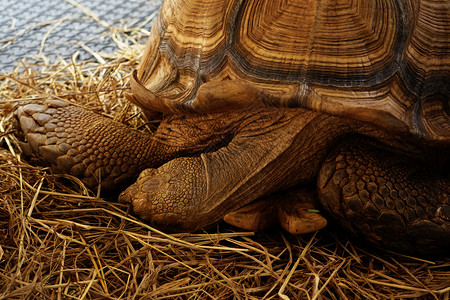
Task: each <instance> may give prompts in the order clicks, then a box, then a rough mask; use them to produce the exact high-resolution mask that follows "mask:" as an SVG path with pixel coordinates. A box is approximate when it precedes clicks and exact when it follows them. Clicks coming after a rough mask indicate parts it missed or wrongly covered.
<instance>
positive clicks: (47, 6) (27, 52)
mask: <svg viewBox="0 0 450 300" xmlns="http://www.w3.org/2000/svg"><path fill="white" fill-rule="evenodd" d="M160 2H161V0H127V1H123V0H108V1H104V0H76V1H74V0H46V1H41V0H19V1H17V0H1V1H0V73H9V72H11V71H12V70H13V69H14V67H15V66H17V65H18V64H19V63H20V61H21V60H22V59H27V60H28V61H31V62H40V61H43V60H44V59H45V60H48V61H49V62H50V63H51V62H52V61H55V60H56V59H61V58H62V59H70V57H72V56H73V55H75V54H77V59H78V60H87V59H91V58H93V55H92V54H91V52H90V51H89V50H86V49H90V50H92V51H93V52H100V53H106V54H111V53H114V52H115V51H117V50H118V48H117V45H116V43H114V41H113V39H112V37H111V34H108V33H109V32H110V30H111V28H119V29H121V30H125V31H126V30H127V29H129V28H132V27H134V26H136V24H140V23H142V22H146V21H148V20H149V17H151V16H154V15H155V14H156V12H157V10H158V8H159V6H160ZM95 17H98V19H96V18H95ZM150 27H151V22H149V23H148V24H147V25H145V28H146V29H147V30H150ZM48 61H47V62H48Z"/></svg>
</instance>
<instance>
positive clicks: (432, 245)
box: [318, 139, 450, 254]
mask: <svg viewBox="0 0 450 300" xmlns="http://www.w3.org/2000/svg"><path fill="white" fill-rule="evenodd" d="M318 191H319V199H320V202H321V204H322V205H323V206H324V207H325V208H326V210H328V211H329V212H330V214H331V215H334V216H336V217H337V219H338V221H339V222H340V223H341V225H343V226H344V227H346V228H347V229H349V230H350V231H351V232H353V233H354V234H356V235H361V236H364V237H365V238H366V239H368V240H369V241H371V242H372V243H374V244H375V245H378V246H381V247H383V248H390V249H394V250H398V251H402V252H409V253H419V254H430V253H437V252H442V251H448V250H450V206H449V203H448V194H449V193H450V181H449V179H448V178H445V177H442V176H439V175H436V174H429V172H427V171H426V170H424V169H422V168H421V167H420V166H419V164H417V163H415V162H413V161H412V160H411V161H410V160H409V159H407V158H405V157H400V156H398V155H396V154H393V153H390V152H387V151H385V150H382V149H379V148H377V147H375V146H373V145H372V144H371V143H370V142H368V141H367V140H366V139H355V140H347V141H345V142H344V143H342V144H341V145H339V146H337V147H336V149H335V151H334V152H333V153H332V154H330V155H329V156H328V158H327V159H326V160H325V162H324V164H323V166H322V168H321V171H320V173H319V178H318ZM447 253H448V252H447Z"/></svg>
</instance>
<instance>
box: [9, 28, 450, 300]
mask: <svg viewBox="0 0 450 300" xmlns="http://www.w3.org/2000/svg"><path fill="white" fill-rule="evenodd" d="M138 32H139V31H135V32H134V33H136V35H133V34H131V33H130V32H128V33H127V35H126V36H127V37H128V39H122V38H123V37H124V36H125V35H121V34H118V33H117V32H115V33H113V34H118V35H117V36H116V41H117V43H119V44H121V46H122V48H124V49H125V48H126V49H127V51H125V52H121V53H117V54H116V55H114V56H112V57H105V56H104V55H102V54H101V53H94V54H95V55H94V56H95V57H96V59H95V60H93V61H84V62H78V61H77V60H76V55H75V56H74V57H72V58H70V59H69V60H67V61H65V60H60V61H58V62H56V63H55V64H51V65H47V64H43V65H37V64H27V63H22V64H21V65H20V67H18V69H17V70H16V71H14V72H13V73H12V74H6V75H0V76H1V77H0V85H1V94H0V99H1V100H0V101H1V102H0V105H1V106H0V109H1V116H0V138H1V141H0V147H1V148H0V299H99V298H100V299H273V298H275V299H279V298H281V299H407V298H421V299H449V295H450V287H449V286H450V260H449V259H436V260H424V259H420V258H414V257H407V256H403V255H399V254H396V253H388V252H382V251H377V250H375V249H371V248H370V247H368V246H360V244H357V243H356V242H355V243H353V242H351V241H349V239H348V238H347V237H346V236H345V235H344V234H343V233H341V232H340V231H339V230H338V229H335V230H333V229H326V230H323V231H321V232H319V233H317V234H315V235H307V236H290V235H287V234H286V233H284V232H283V231H281V230H280V231H278V230H274V231H271V232H261V233H253V232H243V231H239V230H237V229H235V228H231V227H229V226H227V225H224V224H220V225H219V226H218V227H217V229H216V230H212V231H209V232H201V233H196V234H170V235H169V234H165V233H163V232H160V231H158V230H156V229H154V228H151V227H150V226H148V225H146V224H144V223H142V222H141V221H140V220H138V219H136V218H135V217H134V216H133V215H131V214H129V212H128V210H129V208H128V207H127V206H125V205H123V204H119V203H117V202H115V201H114V200H116V198H115V197H114V196H111V197H110V198H111V199H103V198H100V197H99V191H97V190H95V191H89V190H87V189H86V188H85V187H83V185H82V184H81V182H79V181H78V180H77V179H76V178H72V177H70V176H68V175H64V174H54V173H52V172H51V170H49V169H48V168H45V167H42V166H38V164H36V163H35V162H33V160H32V158H24V157H23V155H21V152H20V150H19V147H18V137H19V133H18V132H17V131H16V130H15V127H14V117H13V110H14V107H15V106H16V105H17V104H19V103H21V104H23V103H26V102H41V101H43V100H44V99H46V98H49V97H51V98H56V99H63V100H67V101H70V102H72V103H74V104H76V105H81V106H84V107H87V108H88V109H91V110H94V111H96V112H97V113H100V114H103V115H106V116H110V117H111V118H113V119H116V120H118V121H120V122H123V123H126V124H128V125H129V126H131V127H134V128H138V129H140V130H145V131H149V132H151V131H152V124H151V123H148V122H146V121H145V120H144V119H143V118H142V117H141V115H140V114H139V111H138V110H137V109H136V108H135V107H133V106H131V105H129V104H128V103H127V102H126V100H125V99H124V92H125V90H126V86H127V82H128V74H130V71H131V70H132V69H133V68H135V67H136V64H137V60H138V59H139V55H138V54H139V53H140V52H141V50H142V46H141V45H142V44H143V43H144V42H145V41H144V40H143V39H142V38H141V36H139V34H138ZM130 36H131V38H130ZM130 41H133V43H130ZM30 163H31V164H30Z"/></svg>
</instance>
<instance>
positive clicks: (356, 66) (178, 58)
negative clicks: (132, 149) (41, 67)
mask: <svg viewBox="0 0 450 300" xmlns="http://www.w3.org/2000/svg"><path fill="white" fill-rule="evenodd" d="M449 70H450V3H449V2H448V1H445V0H444V1H427V0H422V1H416V0H361V1H350V0H339V1H336V0H326V1H317V0H308V1H280V0H276V1H273V0H265V1H237V0H235V1H218V0H209V1H206V0H203V1H201V0H197V1H192V0H189V1H185V0H173V1H165V2H164V3H163V6H162V8H161V11H160V15H159V18H158V20H157V21H156V24H155V26H153V29H152V32H151V36H150V39H149V41H148V44H147V48H146V51H145V54H144V56H143V59H142V62H141V65H140V67H139V70H138V72H137V74H136V75H135V76H134V80H133V82H132V96H131V97H130V99H131V100H132V101H133V102H135V103H136V104H137V105H139V106H140V107H141V108H143V109H144V110H146V111H147V112H148V113H152V112H153V111H160V112H166V113H167V112H195V111H206V112H210V111H208V109H205V108H204V106H206V105H205V104H204V103H200V101H199V99H200V96H201V95H200V94H201V87H202V85H204V84H205V83H208V82H217V81H225V80H229V79H232V80H233V79H234V80H238V81H239V82H240V83H242V84H245V85H248V86H250V87H251V88H255V89H256V90H258V91H260V92H259V93H256V95H255V96H254V98H256V100H260V102H261V104H262V105H269V106H287V107H305V108H309V109H313V110H316V111H321V112H327V113H330V114H333V115H337V116H343V117H346V118H352V119H357V120H362V121H367V122H370V123H373V124H376V125H378V126H381V127H383V128H386V129H388V130H390V131H396V132H410V133H413V134H414V135H416V136H419V137H422V138H425V139H426V140H444V141H445V142H447V143H449V142H450V117H449V103H448V102H449V95H450V88H449V85H450V71H449ZM251 88H246V87H245V86H244V87H243V88H242V90H243V91H244V92H245V91H246V90H250V89H251ZM211 89H212V93H213V94H214V93H219V94H220V93H221V92H220V90H219V89H218V88H216V87H213V88H211ZM209 90H210V89H208V91H209ZM208 95H210V94H208ZM210 98H211V97H209V98H208V99H210ZM243 99H247V98H246V97H243ZM196 101H197V102H199V104H198V103H197V104H196ZM208 101H211V100H206V102H208ZM244 102H245V101H243V100H240V99H239V100H238V101H237V103H234V104H233V105H231V104H229V105H227V103H226V102H224V103H223V106H222V107H220V109H221V110H226V109H227V106H228V107H229V108H230V107H232V108H236V107H239V105H242V106H247V105H248V104H247V103H244ZM207 104H208V103H207ZM252 105H254V104H252Z"/></svg>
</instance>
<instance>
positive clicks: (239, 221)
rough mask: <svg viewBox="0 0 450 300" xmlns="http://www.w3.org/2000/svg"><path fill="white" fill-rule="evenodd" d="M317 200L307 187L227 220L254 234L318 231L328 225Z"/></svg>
mask: <svg viewBox="0 0 450 300" xmlns="http://www.w3.org/2000/svg"><path fill="white" fill-rule="evenodd" d="M316 197H317V195H316V193H315V192H313V191H311V190H308V189H306V188H301V189H291V190H289V191H283V192H279V193H276V194H274V195H272V196H268V197H264V198H262V199H260V200H256V201H254V202H252V203H250V204H248V205H246V206H244V207H242V208H240V209H238V210H236V211H234V212H231V213H228V214H227V215H225V217H224V221H225V222H227V223H229V224H231V225H234V226H236V227H239V228H242V229H246V230H252V231H258V230H263V229H270V228H274V227H276V226H281V227H282V228H284V229H285V230H286V231H288V232H289V233H291V234H306V233H312V232H316V231H318V230H320V229H322V228H324V227H325V226H326V225H327V220H326V219H325V218H324V217H323V216H322V215H321V214H320V213H319V211H318V210H317V208H316V206H317V204H316V202H317V201H316Z"/></svg>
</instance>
